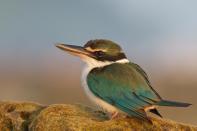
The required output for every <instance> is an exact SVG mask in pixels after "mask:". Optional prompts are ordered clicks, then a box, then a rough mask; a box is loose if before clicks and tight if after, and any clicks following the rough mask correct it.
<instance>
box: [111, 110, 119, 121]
mask: <svg viewBox="0 0 197 131" xmlns="http://www.w3.org/2000/svg"><path fill="white" fill-rule="evenodd" d="M118 114H119V113H118V112H113V113H112V114H111V120H113V119H115V118H117V117H118V116H119V115H118Z"/></svg>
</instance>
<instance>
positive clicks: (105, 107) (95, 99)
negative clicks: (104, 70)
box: [82, 59, 128, 113]
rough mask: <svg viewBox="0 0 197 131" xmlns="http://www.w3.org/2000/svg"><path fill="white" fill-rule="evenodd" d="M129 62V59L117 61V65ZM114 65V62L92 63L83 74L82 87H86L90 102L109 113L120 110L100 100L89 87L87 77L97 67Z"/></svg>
mask: <svg viewBox="0 0 197 131" xmlns="http://www.w3.org/2000/svg"><path fill="white" fill-rule="evenodd" d="M126 62H128V60H127V59H123V60H120V61H117V63H126ZM113 63H114V62H113ZM110 64H112V62H110V63H109V62H105V63H104V62H102V63H98V62H97V63H94V62H92V63H91V64H88V65H87V66H86V67H85V68H84V70H83V73H82V86H83V87H84V89H85V92H86V94H87V96H88V97H89V98H90V100H91V101H92V102H94V103H95V104H96V105H97V106H99V107H101V108H102V109H103V110H105V111H107V112H110V113H113V112H117V111H118V109H117V108H116V107H114V106H112V105H110V104H108V103H107V102H105V101H104V100H102V99H100V98H98V97H97V96H95V95H94V94H93V93H92V92H91V90H90V89H89V87H88V85H87V75H88V73H89V72H90V71H91V70H92V69H93V68H95V67H99V66H100V67H102V66H106V65H110Z"/></svg>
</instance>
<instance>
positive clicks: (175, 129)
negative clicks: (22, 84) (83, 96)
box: [0, 102, 197, 131]
mask: <svg viewBox="0 0 197 131" xmlns="http://www.w3.org/2000/svg"><path fill="white" fill-rule="evenodd" d="M152 121H153V124H150V123H147V122H144V121H141V120H138V119H136V118H123V117H120V118H117V119H114V120H109V119H108V118H107V116H106V114H105V113H103V112H102V111H98V110H95V109H92V108H90V107H87V106H82V105H66V104H54V105H49V106H44V105H40V104H37V103H31V102H0V131H97V130H98V131H99V130H102V131H108V130H110V131H112V130H115V131H125V130H126V131H127V130H128V131H132V130H134V131H140V130H146V131H147V130H148V131H149V130H150V131H169V130H170V131H197V127H195V126H191V125H185V124H181V123H177V122H173V121H170V120H165V119H158V118H152Z"/></svg>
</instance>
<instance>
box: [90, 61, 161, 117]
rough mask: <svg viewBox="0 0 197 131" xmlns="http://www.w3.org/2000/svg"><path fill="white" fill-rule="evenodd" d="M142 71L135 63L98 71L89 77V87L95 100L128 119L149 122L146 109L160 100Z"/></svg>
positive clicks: (91, 72) (110, 66)
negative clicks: (106, 104)
mask: <svg viewBox="0 0 197 131" xmlns="http://www.w3.org/2000/svg"><path fill="white" fill-rule="evenodd" d="M142 71H143V70H142V69H141V68H139V66H137V65H136V64H133V63H128V64H117V63H115V64H111V65H109V66H105V67H103V68H95V69H93V70H92V71H90V73H89V74H88V76H87V83H88V87H89V89H90V90H91V91H92V93H93V94H94V95H95V96H97V97H99V98H100V99H102V100H104V101H106V102H108V103H109V104H111V105H113V106H115V107H117V108H118V109H120V110H122V111H123V112H126V113H127V114H128V115H130V116H135V117H138V118H142V119H146V120H147V116H146V113H145V112H144V110H143V109H144V108H145V107H148V106H151V105H154V103H157V102H158V101H159V100H160V97H159V96H158V94H157V93H155V91H154V90H152V87H150V83H149V81H148V78H147V75H146V74H145V72H142Z"/></svg>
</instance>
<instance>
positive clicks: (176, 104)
mask: <svg viewBox="0 0 197 131" xmlns="http://www.w3.org/2000/svg"><path fill="white" fill-rule="evenodd" d="M157 105H159V106H174V107H188V106H190V105H192V104H190V103H184V102H176V101H169V100H161V101H159V102H158V103H157Z"/></svg>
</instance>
